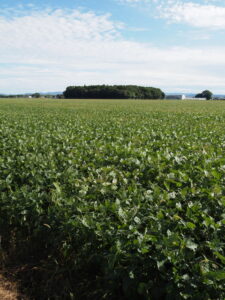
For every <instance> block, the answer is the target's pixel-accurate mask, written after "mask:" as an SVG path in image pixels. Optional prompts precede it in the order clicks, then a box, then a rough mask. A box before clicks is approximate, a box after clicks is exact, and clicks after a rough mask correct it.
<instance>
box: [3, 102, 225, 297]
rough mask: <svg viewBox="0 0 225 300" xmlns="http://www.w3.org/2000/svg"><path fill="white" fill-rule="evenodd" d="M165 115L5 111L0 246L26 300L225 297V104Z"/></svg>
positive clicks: (153, 109) (75, 107)
mask: <svg viewBox="0 0 225 300" xmlns="http://www.w3.org/2000/svg"><path fill="white" fill-rule="evenodd" d="M170 105H171V107H173V110H172V111H169V110H168V104H167V103H165V102H160V103H157V104H155V103H154V102H140V103H134V102H132V101H128V102H126V104H124V103H123V102H112V101H111V102H108V103H107V102H104V101H92V102H88V101H80V102H79V101H78V102H73V101H65V103H64V104H63V103H62V102H57V101H55V102H54V101H53V102H51V101H44V102H42V101H39V102H29V101H28V100H27V101H24V102H23V101H22V102H21V103H19V102H15V103H13V102H12V103H10V102H4V103H1V105H0V132H1V138H0V189H1V193H0V204H1V205H0V235H1V239H2V244H1V246H2V251H4V252H5V253H7V254H8V256H9V257H10V259H12V258H13V259H15V260H16V261H19V262H21V263H24V264H31V265H32V266H33V267H32V271H30V273H29V276H31V277H30V281H29V278H28V279H26V280H27V281H26V284H27V288H29V292H30V295H31V297H32V299H129V300H130V299H149V300H150V299H153V300H155V299H202V300H206V299H218V300H222V299H224V298H225V290H224V284H225V269H224V264H225V253H224V249H225V175H224V174H225V138H224V137H225V135H224V125H225V114H224V113H223V111H224V104H222V103H221V104H220V105H221V109H217V110H215V111H213V106H211V104H210V103H204V104H202V103H201V105H202V106H203V107H201V105H200V104H197V103H195V102H193V103H192V105H193V107H192V108H190V107H189V104H185V102H184V103H182V105H183V107H179V105H178V106H177V108H174V106H175V102H174V103H173V102H171V104H170ZM207 105H208V107H206V106H207ZM185 108H186V109H187V111H185ZM209 108H210V109H212V111H211V112H210V113H209V110H208V109H209ZM220 110H221V112H220ZM206 111H208V112H206Z"/></svg>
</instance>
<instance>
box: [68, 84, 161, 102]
mask: <svg viewBox="0 0 225 300" xmlns="http://www.w3.org/2000/svg"><path fill="white" fill-rule="evenodd" d="M63 95H64V97H65V98H67V99H163V98H164V97H165V94H164V92H162V91H161V89H158V88H154V87H142V86H137V85H90V86H69V87H67V88H66V90H65V91H64V92H63Z"/></svg>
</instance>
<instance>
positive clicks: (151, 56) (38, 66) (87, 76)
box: [0, 9, 225, 93]
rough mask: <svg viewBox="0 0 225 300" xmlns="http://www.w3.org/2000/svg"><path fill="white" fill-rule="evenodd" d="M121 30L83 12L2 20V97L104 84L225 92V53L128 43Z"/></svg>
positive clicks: (109, 19) (118, 25) (51, 12)
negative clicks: (81, 85) (4, 95)
mask: <svg viewBox="0 0 225 300" xmlns="http://www.w3.org/2000/svg"><path fill="white" fill-rule="evenodd" d="M122 27H123V25H122V24H121V23H119V22H115V21H113V20H112V17H111V16H110V15H109V14H104V15H98V14H95V13H94V12H82V11H80V10H70V11H68V10H49V9H48V10H44V11H34V12H32V13H29V14H27V15H26V14H24V15H22V16H14V17H12V18H8V17H6V16H2V17H0V44H1V47H0V68H1V72H0V78H1V80H0V92H2V93H3V92H8V93H14V92H18V93H19V92H28V91H31V92H32V91H55V90H64V89H65V87H66V86H68V85H78V84H103V83H104V84H120V83H122V84H140V85H146V86H156V87H160V88H162V89H163V90H166V91H184V92H185V91H186V92H188V91H194V92H195V91H196V92H197V91H201V90H202V89H204V88H209V89H212V90H213V91H214V90H216V91H217V92H225V88H224V82H223V80H222V76H224V75H225V71H224V69H225V49H224V48H214V47H211V48H201V49H200V48H185V47H163V48H160V47H156V46H154V45H151V44H147V43H138V42H133V41H130V40H127V39H126V38H124V37H123V36H122V34H121V28H122ZM218 69H219V70H220V72H218Z"/></svg>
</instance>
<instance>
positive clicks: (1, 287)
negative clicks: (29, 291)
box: [0, 271, 28, 300]
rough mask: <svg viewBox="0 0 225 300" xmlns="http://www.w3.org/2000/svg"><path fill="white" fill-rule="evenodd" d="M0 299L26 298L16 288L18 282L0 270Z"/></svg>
mask: <svg viewBox="0 0 225 300" xmlns="http://www.w3.org/2000/svg"><path fill="white" fill-rule="evenodd" d="M0 299H1V300H28V298H26V297H25V296H23V295H22V294H21V293H20V292H19V289H18V284H17V283H16V282H15V281H14V280H13V279H12V278H11V276H8V274H7V275H5V272H2V271H0Z"/></svg>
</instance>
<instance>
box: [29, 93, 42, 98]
mask: <svg viewBox="0 0 225 300" xmlns="http://www.w3.org/2000/svg"><path fill="white" fill-rule="evenodd" d="M31 96H32V97H33V98H40V97H41V94H40V93H34V94H32V95H31Z"/></svg>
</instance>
